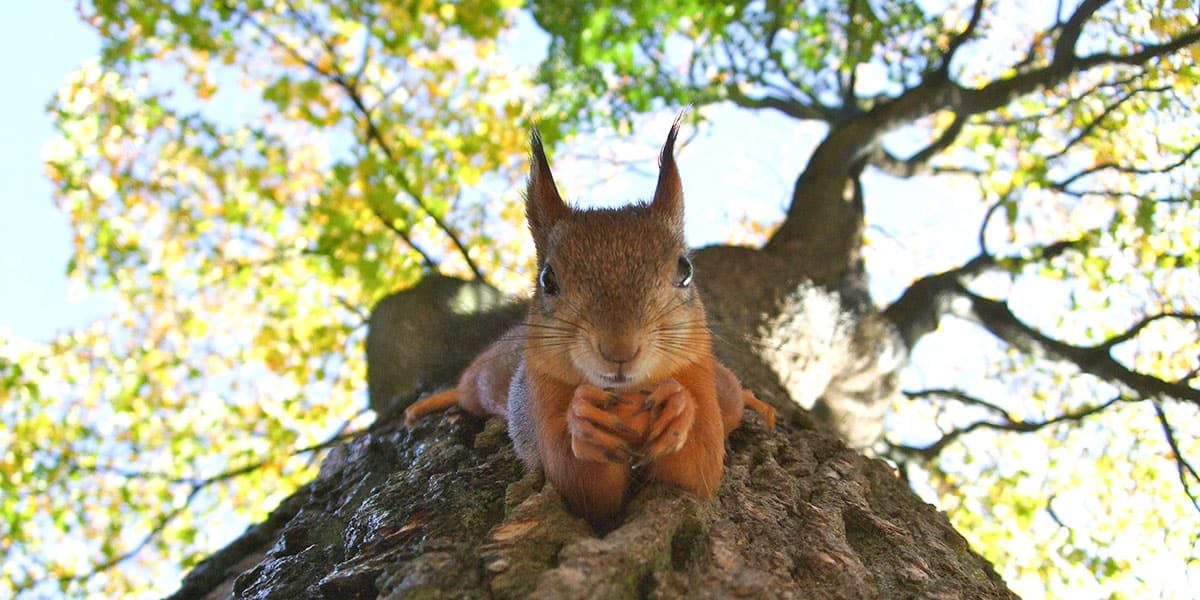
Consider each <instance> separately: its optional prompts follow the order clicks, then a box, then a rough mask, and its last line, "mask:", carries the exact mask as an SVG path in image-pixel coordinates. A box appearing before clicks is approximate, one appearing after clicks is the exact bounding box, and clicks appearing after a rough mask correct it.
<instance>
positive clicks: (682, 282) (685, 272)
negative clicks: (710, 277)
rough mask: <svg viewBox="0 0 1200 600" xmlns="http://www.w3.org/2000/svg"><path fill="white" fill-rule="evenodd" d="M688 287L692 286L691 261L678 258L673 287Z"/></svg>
mask: <svg viewBox="0 0 1200 600" xmlns="http://www.w3.org/2000/svg"><path fill="white" fill-rule="evenodd" d="M689 285H692V261H690V260H688V257H686V256H680V257H679V265H678V266H677V267H676V272H675V286H676V287H681V288H685V287H687V286H689Z"/></svg>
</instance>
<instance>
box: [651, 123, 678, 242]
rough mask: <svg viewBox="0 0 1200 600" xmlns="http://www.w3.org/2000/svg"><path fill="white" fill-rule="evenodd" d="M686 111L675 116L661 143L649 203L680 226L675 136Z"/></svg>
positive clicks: (655, 210) (656, 211)
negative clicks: (654, 185) (652, 192)
mask: <svg viewBox="0 0 1200 600" xmlns="http://www.w3.org/2000/svg"><path fill="white" fill-rule="evenodd" d="M686 112H687V111H686V110H682V111H680V112H679V114H678V115H676V116H675V122H674V123H672V124H671V131H670V133H668V134H667V143H666V144H663V148H662V153H661V154H659V156H658V187H656V188H654V202H652V203H651V204H650V207H651V209H652V210H653V211H654V212H655V213H658V214H664V215H668V216H669V217H670V218H671V219H678V221H679V223H678V225H679V226H680V227H682V226H683V184H682V183H681V182H680V180H679V168H678V167H676V166H675V138H676V137H678V135H679V125H680V123H681V122H682V121H683V116H684V114H685V113H686Z"/></svg>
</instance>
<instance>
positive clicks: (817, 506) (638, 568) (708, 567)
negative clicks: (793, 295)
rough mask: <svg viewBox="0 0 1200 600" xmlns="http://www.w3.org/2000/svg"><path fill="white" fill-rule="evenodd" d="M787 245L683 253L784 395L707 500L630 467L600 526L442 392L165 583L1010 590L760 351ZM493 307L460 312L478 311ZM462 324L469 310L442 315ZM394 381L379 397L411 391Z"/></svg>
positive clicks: (624, 594) (768, 593) (486, 423)
mask: <svg viewBox="0 0 1200 600" xmlns="http://www.w3.org/2000/svg"><path fill="white" fill-rule="evenodd" d="M784 260H785V259H784V258H780V257H778V256H774V255H771V254H767V253H763V252H759V251H755V250H751V249H746V248H725V247H714V248H706V249H703V250H701V251H699V252H698V253H697V256H696V261H695V262H696V267H697V274H698V277H699V276H700V275H701V274H703V277H704V278H705V281H706V282H707V285H706V287H705V288H704V290H705V302H706V305H707V306H709V307H710V317H711V320H712V324H713V328H714V330H715V331H716V335H717V340H718V349H719V352H720V354H721V355H722V359H723V360H724V361H725V362H726V363H727V364H729V365H730V367H731V368H732V369H733V370H734V371H735V372H737V373H738V375H739V376H740V377H741V378H742V380H743V383H744V384H745V385H746V387H748V388H749V389H752V390H754V391H755V393H756V394H758V395H759V397H760V398H762V399H764V400H765V401H767V402H770V403H771V404H773V405H775V406H776V407H777V408H778V409H779V411H780V413H779V420H778V424H777V427H776V429H775V430H773V431H769V430H767V429H766V427H765V425H764V424H763V422H762V420H761V419H760V418H759V417H758V415H757V414H756V413H753V412H752V411H747V417H746V420H745V422H744V423H743V424H742V426H741V427H740V428H739V429H738V430H736V431H734V432H733V433H732V434H731V436H730V438H729V441H728V449H729V452H728V457H727V459H726V468H725V475H724V479H723V481H722V484H721V487H720V490H719V492H718V495H717V498H716V499H715V501H713V502H701V501H697V500H695V499H693V498H690V497H688V496H686V495H685V494H682V493H680V492H677V491H674V490H671V489H666V488H663V487H659V486H642V487H641V488H640V489H639V490H638V491H637V493H636V494H635V495H634V497H633V500H632V501H631V503H630V504H629V507H628V509H627V511H626V513H625V515H624V517H623V519H622V520H621V523H620V525H619V526H617V527H616V528H615V529H614V530H612V531H610V532H607V533H597V532H594V531H592V530H591V528H590V527H589V526H588V525H587V523H586V522H584V521H583V520H581V519H579V518H577V517H575V516H573V515H571V514H570V513H569V512H567V510H566V508H565V506H564V504H563V503H562V501H561V500H560V499H559V497H558V495H557V493H556V491H555V490H554V489H553V487H552V486H550V485H547V484H545V483H544V482H543V481H542V479H541V477H540V474H538V473H523V471H522V466H521V464H520V462H519V461H518V460H517V457H516V455H515V454H514V452H513V450H512V445H511V443H510V441H509V439H508V436H507V433H506V431H505V427H504V424H503V423H502V422H500V421H499V420H497V419H478V418H475V417H472V416H469V415H466V414H465V413H462V412H460V411H458V410H457V409H451V410H450V411H449V412H447V413H444V414H442V415H436V416H434V417H430V418H427V419H425V420H423V421H422V422H421V423H419V424H418V426H417V427H416V428H415V429H412V430H409V429H406V428H405V427H403V425H402V424H401V423H400V420H399V419H396V418H391V419H386V420H381V421H380V422H379V423H378V424H377V425H376V426H375V427H373V428H372V430H370V431H369V432H367V433H366V434H364V435H363V436H362V437H360V438H358V439H356V440H355V441H353V442H350V443H348V444H346V445H344V446H341V447H338V448H336V449H335V450H333V451H331V453H330V454H329V455H328V456H327V457H326V458H325V460H324V462H323V464H322V466H321V470H320V474H319V476H318V477H317V479H316V480H315V481H313V482H312V483H310V484H309V485H307V486H305V487H302V488H301V489H300V490H298V491H297V492H296V494H294V495H293V496H292V497H291V498H289V499H288V500H287V501H285V502H284V503H283V504H282V505H281V506H280V508H279V509H277V511H276V513H275V514H273V515H272V516H271V518H270V519H268V521H267V522H265V523H263V524H260V525H257V526H255V527H253V528H251V529H250V530H249V531H248V532H247V534H246V535H245V536H243V538H241V539H239V540H238V541H235V542H234V543H233V544H231V545H230V546H229V547H228V548H226V549H225V550H223V551H221V552H218V553H217V554H215V555H213V556H212V557H210V558H209V559H207V560H206V561H205V562H203V563H201V564H200V565H199V566H197V567H196V569H194V570H193V572H192V573H191V574H189V576H188V577H187V579H185V581H184V583H183V587H182V588H181V589H180V590H179V591H178V592H177V593H176V594H175V595H174V596H173V598H180V599H182V598H225V597H235V598H258V599H269V598H280V599H283V598H287V599H291V598H330V599H332V598H425V597H428V598H445V597H461V598H491V597H496V598H523V597H535V598H696V597H699V598H728V597H777V598H899V597H912V598H1011V597H1013V595H1012V593H1011V592H1010V591H1008V589H1007V588H1006V587H1005V585H1004V583H1003V582H1002V581H1001V580H1000V578H999V577H998V576H997V575H996V573H995V572H994V570H993V569H992V567H991V565H989V564H988V563H987V561H985V560H984V559H982V558H981V557H979V556H978V555H976V554H975V553H974V552H972V551H971V550H970V548H969V547H968V545H967V542H966V541H965V540H964V539H963V538H962V536H960V535H959V534H958V533H957V532H955V531H954V529H953V528H952V527H951V526H950V524H949V522H948V521H947V519H946V517H945V516H944V515H942V514H941V513H939V512H938V511H937V510H935V509H934V508H933V507H932V506H930V505H928V504H926V503H925V502H923V501H921V500H920V499H919V498H918V497H917V496H916V495H915V494H914V493H913V492H912V491H911V490H910V489H909V488H908V487H907V485H906V484H905V483H904V482H903V481H902V480H901V479H899V478H898V477H897V475H896V473H895V472H894V470H893V469H891V468H890V467H889V466H888V465H887V464H885V463H884V462H882V461H880V460H875V459H869V458H866V457H864V456H863V455H861V454H859V453H858V452H856V451H854V450H852V449H850V448H848V447H847V446H845V445H844V444H843V443H842V442H841V441H840V440H839V439H838V438H837V436H835V435H834V434H832V433H830V432H828V431H827V430H824V429H823V428H821V427H818V426H817V425H816V424H815V423H814V421H813V419H811V418H810V416H809V414H808V413H807V412H806V411H804V410H803V409H800V408H799V407H797V405H796V404H795V403H794V402H793V401H792V400H791V395H792V394H791V392H789V390H788V388H787V387H786V386H785V385H784V384H783V383H781V381H780V378H779V376H778V373H777V370H776V369H775V368H773V367H772V366H771V365H769V364H767V362H765V361H764V360H763V353H762V348H761V345H759V344H758V342H757V341H756V340H757V337H756V335H753V334H754V332H756V331H757V330H756V328H758V327H761V326H762V325H763V323H765V322H766V321H764V319H767V318H768V317H769V316H771V315H775V314H778V312H779V310H780V308H779V297H780V296H781V295H783V294H784V292H785V290H783V289H782V288H781V287H780V286H778V285H765V283H764V282H765V281H767V280H768V279H770V276H771V274H772V273H779V272H785V271H787V270H788V268H785V267H784V266H782V265H780V264H777V263H779V262H781V261H784ZM497 314H500V313H496V312H489V313H482V314H479V315H476V316H475V317H473V318H475V319H479V320H480V321H481V322H482V323H483V324H482V325H480V326H488V327H491V326H495V321H496V319H497V318H498V317H497ZM503 315H504V316H502V317H499V318H501V319H511V318H513V317H512V316H511V315H512V311H511V310H509V311H506V312H504V313H503ZM421 318H422V319H423V318H425V317H424V316H422V317H421ZM463 326H471V325H470V317H463V316H461V315H458V316H456V317H455V325H454V327H456V328H458V327H463ZM405 343H407V344H415V345H414V346H412V348H415V349H416V350H414V351H416V352H418V353H419V349H420V348H423V347H425V346H421V345H420V342H419V341H418V340H409V341H406V342H405ZM393 346H394V344H393V345H391V346H388V345H385V346H383V347H393ZM377 347H379V346H377ZM412 348H410V349H412ZM406 356H407V358H408V359H410V360H427V359H428V357H425V358H414V357H413V356H412V355H406ZM468 357H469V354H468ZM390 358H394V356H393V357H390ZM460 358H461V357H460ZM388 359H389V357H386V356H380V355H376V356H371V357H370V359H369V360H370V361H372V363H373V364H372V366H371V368H372V369H386V368H388V367H387V366H386V361H387V360H388ZM381 361H382V362H383V363H384V364H381ZM442 383H445V384H449V383H450V382H449V381H443V382H442ZM374 395H375V394H373V396H374ZM400 397H401V399H400V400H398V401H396V400H393V401H391V402H389V403H388V406H389V413H390V414H391V415H396V416H398V414H397V412H396V410H397V409H396V407H397V406H400V405H403V404H405V403H407V401H409V400H410V399H411V398H410V397H409V396H406V395H404V394H400Z"/></svg>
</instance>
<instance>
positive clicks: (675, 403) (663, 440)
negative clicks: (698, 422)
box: [639, 379, 696, 465]
mask: <svg viewBox="0 0 1200 600" xmlns="http://www.w3.org/2000/svg"><path fill="white" fill-rule="evenodd" d="M646 402H647V403H651V404H652V405H653V406H655V407H656V409H657V410H656V414H655V417H654V422H653V423H652V424H651V425H650V432H649V434H648V435H647V436H646V443H645V444H644V445H643V447H642V449H641V452H640V454H641V455H642V459H641V460H640V461H639V463H640V464H642V465H644V464H646V463H649V462H652V461H653V460H654V459H656V458H658V457H660V456H663V455H666V454H671V453H672V452H678V451H679V450H680V449H681V448H683V445H684V443H686V442H687V439H688V434H689V433H690V432H691V430H692V423H693V422H694V421H695V418H696V400H695V398H693V397H692V394H691V392H689V391H687V389H686V388H684V387H683V386H681V385H679V382H677V381H675V380H674V379H668V380H666V381H664V382H662V383H660V384H659V385H658V387H657V388H655V389H654V391H653V392H651V393H650V395H649V396H647V397H646Z"/></svg>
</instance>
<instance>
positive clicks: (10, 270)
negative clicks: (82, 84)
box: [0, 2, 106, 340]
mask: <svg viewBox="0 0 1200 600" xmlns="http://www.w3.org/2000/svg"><path fill="white" fill-rule="evenodd" d="M73 4H74V3H69V2H5V3H3V5H0V53H2V55H3V56H5V57H6V59H5V79H6V85H5V93H4V94H0V185H2V186H3V188H2V189H0V331H8V332H11V333H15V334H17V335H20V336H23V337H29V338H33V339H37V340H49V339H50V338H51V337H52V336H53V335H54V334H55V333H56V332H59V331H63V330H67V329H72V328H75V327H77V326H80V325H84V324H86V323H88V322H90V321H92V320H93V319H95V318H96V317H97V316H99V315H101V314H103V313H104V312H105V308H106V306H105V303H104V301H102V300H101V299H100V297H99V296H98V295H94V294H93V295H89V296H84V297H82V298H80V299H79V300H80V301H78V302H72V301H71V300H70V299H69V298H68V287H67V277H66V266H67V260H68V259H69V258H70V251H71V232H70V229H69V227H68V223H67V219H66V218H65V217H64V216H63V215H62V214H60V213H59V212H58V210H57V209H55V208H54V203H53V200H51V197H50V190H51V187H50V182H49V180H47V179H46V177H45V175H43V173H42V160H41V147H42V144H44V143H45V142H46V141H47V140H49V139H50V138H51V136H52V135H53V133H54V130H53V127H52V124H51V121H50V118H49V116H48V115H47V114H46V111H45V106H46V103H47V102H48V101H49V100H50V98H51V97H52V95H53V94H54V91H55V90H57V89H58V86H59V84H61V83H62V81H63V79H64V78H65V77H66V75H67V74H68V73H70V72H71V71H72V70H73V69H74V68H75V67H77V66H79V65H80V64H82V63H83V62H84V61H86V60H87V59H88V58H90V57H92V56H94V55H95V54H96V51H97V49H98V47H99V43H98V40H97V37H96V34H95V32H94V31H92V30H91V29H89V28H87V27H86V26H84V24H83V23H81V22H80V21H79V18H78V17H77V16H76V14H75V9H74V6H73ZM14 57H18V58H14Z"/></svg>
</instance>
